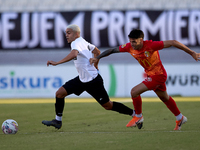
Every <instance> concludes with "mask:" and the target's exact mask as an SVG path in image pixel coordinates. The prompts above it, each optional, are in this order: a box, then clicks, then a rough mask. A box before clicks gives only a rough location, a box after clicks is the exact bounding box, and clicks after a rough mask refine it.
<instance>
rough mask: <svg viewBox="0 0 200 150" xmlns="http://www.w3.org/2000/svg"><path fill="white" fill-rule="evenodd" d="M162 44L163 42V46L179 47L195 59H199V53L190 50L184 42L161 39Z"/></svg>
mask: <svg viewBox="0 0 200 150" xmlns="http://www.w3.org/2000/svg"><path fill="white" fill-rule="evenodd" d="M163 44H164V48H168V47H171V46H174V47H176V48H178V49H181V50H183V51H185V52H186V53H188V54H190V55H191V56H192V57H193V58H194V59H195V60H196V61H199V60H200V53H196V52H195V51H193V50H191V49H190V48H188V47H187V46H185V45H184V44H182V43H180V42H178V41H176V40H167V41H163Z"/></svg>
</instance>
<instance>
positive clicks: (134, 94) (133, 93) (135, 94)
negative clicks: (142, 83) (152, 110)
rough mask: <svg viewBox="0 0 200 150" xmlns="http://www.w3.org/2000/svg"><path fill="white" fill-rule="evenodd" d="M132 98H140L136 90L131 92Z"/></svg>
mask: <svg viewBox="0 0 200 150" xmlns="http://www.w3.org/2000/svg"><path fill="white" fill-rule="evenodd" d="M131 97H132V98H135V97H138V94H137V93H136V92H135V90H134V89H132V90H131Z"/></svg>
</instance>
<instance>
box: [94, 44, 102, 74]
mask: <svg viewBox="0 0 200 150" xmlns="http://www.w3.org/2000/svg"><path fill="white" fill-rule="evenodd" d="M92 53H93V54H94V58H95V57H97V56H99V55H100V54H101V51H100V50H99V49H98V48H97V47H95V48H94V50H93V51H92ZM98 63H99V60H97V61H96V62H95V63H94V66H95V68H96V69H98ZM98 70H99V69H98Z"/></svg>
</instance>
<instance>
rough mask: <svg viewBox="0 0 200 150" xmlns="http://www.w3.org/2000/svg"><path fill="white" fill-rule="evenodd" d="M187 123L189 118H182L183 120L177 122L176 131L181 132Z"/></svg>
mask: <svg viewBox="0 0 200 150" xmlns="http://www.w3.org/2000/svg"><path fill="white" fill-rule="evenodd" d="M186 122H187V118H186V117H185V116H182V118H181V120H179V121H177V120H176V127H175V128H174V130H180V129H181V125H182V124H184V123H186Z"/></svg>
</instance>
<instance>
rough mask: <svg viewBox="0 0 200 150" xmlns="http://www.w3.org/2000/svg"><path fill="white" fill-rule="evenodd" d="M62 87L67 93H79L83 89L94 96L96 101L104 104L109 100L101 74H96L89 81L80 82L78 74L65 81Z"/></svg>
mask: <svg viewBox="0 0 200 150" xmlns="http://www.w3.org/2000/svg"><path fill="white" fill-rule="evenodd" d="M63 87H64V88H65V90H66V91H67V94H68V95H70V94H76V95H78V96H79V95H80V94H81V93H83V92H84V91H86V92H87V93H89V94H90V95H91V96H92V97H94V98H95V99H96V100H97V102H98V103H100V104H101V105H102V104H105V103H107V102H108V101H109V96H108V94H107V92H106V90H105V88H104V84H103V79H102V77H101V75H98V76H97V77H96V78H95V79H93V80H92V81H90V82H86V83H84V82H81V81H80V79H79V76H77V77H75V78H74V79H71V80H69V81H68V82H66V83H65V84H64V85H63Z"/></svg>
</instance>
